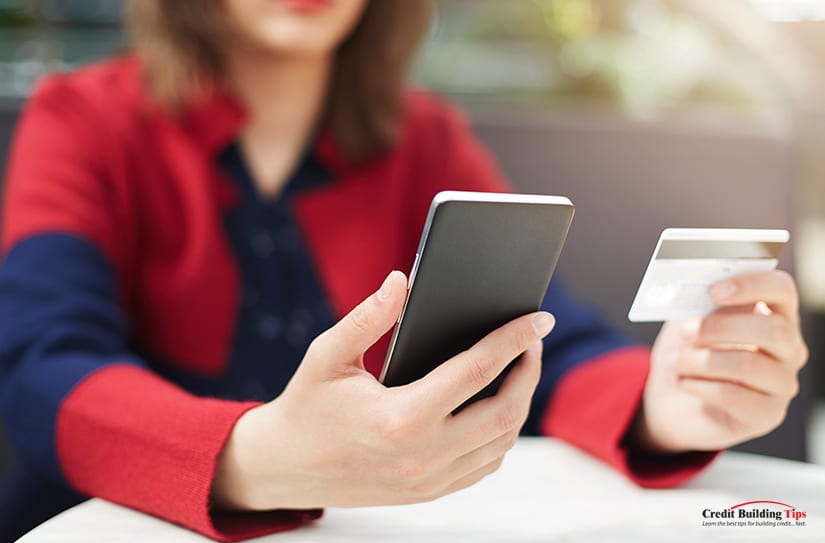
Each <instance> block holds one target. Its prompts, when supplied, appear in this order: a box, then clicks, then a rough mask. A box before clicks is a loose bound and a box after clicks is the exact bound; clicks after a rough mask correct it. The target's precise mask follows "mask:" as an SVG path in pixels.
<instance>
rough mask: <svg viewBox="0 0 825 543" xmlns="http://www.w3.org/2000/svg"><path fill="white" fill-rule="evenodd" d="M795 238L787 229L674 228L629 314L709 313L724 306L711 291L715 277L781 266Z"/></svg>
mask: <svg viewBox="0 0 825 543" xmlns="http://www.w3.org/2000/svg"><path fill="white" fill-rule="evenodd" d="M789 239H790V234H789V233H788V231H787V230H752V229H734V228H668V229H666V230H665V231H664V232H662V235H661V237H660V238H659V243H657V244H656V250H655V251H654V252H653V258H651V260H650V264H649V265H648V267H647V271H646V272H645V274H644V277H643V278H642V283H641V285H640V286H639V290H638V292H636V298H635V299H634V300H633V305H632V306H631V307H630V312H629V313H628V319H630V320H631V321H632V322H662V321H669V320H680V319H693V318H701V317H704V316H706V315H708V314H709V313H712V312H713V311H714V310H716V309H717V308H718V306H717V305H716V304H715V303H713V300H711V298H710V293H709V292H708V290H709V289H710V287H711V286H712V285H713V284H714V283H717V282H719V281H722V280H724V279H728V278H731V277H735V276H738V275H749V274H754V273H762V272H766V271H770V270H774V269H776V266H777V265H778V264H779V254H780V253H781V252H782V248H783V247H784V246H785V244H786V243H787V242H788V240H789Z"/></svg>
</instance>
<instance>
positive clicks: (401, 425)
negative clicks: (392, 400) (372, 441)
mask: <svg viewBox="0 0 825 543" xmlns="http://www.w3.org/2000/svg"><path fill="white" fill-rule="evenodd" d="M378 425H379V431H380V432H381V434H382V435H383V436H384V438H385V439H386V440H387V442H388V443H389V444H390V445H392V446H393V447H395V448H401V447H403V446H406V445H407V443H408V442H409V441H410V439H411V436H413V435H414V434H415V423H414V421H413V419H412V418H411V417H410V416H409V415H408V414H406V413H403V412H400V411H396V410H392V411H388V412H386V413H385V414H384V415H383V416H382V417H381V418H380V421H379V423H378Z"/></svg>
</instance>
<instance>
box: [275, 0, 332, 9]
mask: <svg viewBox="0 0 825 543" xmlns="http://www.w3.org/2000/svg"><path fill="white" fill-rule="evenodd" d="M281 4H282V5H283V6H284V7H286V8H287V9H289V10H292V11H304V12H311V11H321V10H323V9H326V8H328V7H330V6H331V5H332V0H281Z"/></svg>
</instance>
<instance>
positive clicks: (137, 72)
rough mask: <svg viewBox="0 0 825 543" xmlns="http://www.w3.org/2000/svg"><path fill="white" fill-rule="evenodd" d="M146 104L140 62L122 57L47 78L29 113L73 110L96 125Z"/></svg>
mask: <svg viewBox="0 0 825 543" xmlns="http://www.w3.org/2000/svg"><path fill="white" fill-rule="evenodd" d="M146 105H147V103H146V99H145V97H144V93H143V90H142V82H141V69H140V66H139V63H138V61H137V60H136V59H135V58H133V57H131V56H122V57H116V58H112V59H107V60H103V61H98V62H95V63H92V64H87V65H85V66H82V67H80V68H77V69H75V70H71V71H66V72H57V73H53V74H50V75H47V76H46V77H44V78H43V79H42V80H41V81H40V82H39V83H38V84H37V86H36V87H35V89H34V91H33V92H32V94H31V96H30V98H29V100H28V102H27V105H26V110H27V111H28V110H32V109H35V110H37V109H42V108H45V109H47V110H55V109H57V110H59V111H63V112H72V111H73V112H75V113H76V114H81V113H82V114H84V115H93V119H89V120H94V121H95V122H105V121H106V120H108V121H110V122H111V121H114V120H116V119H118V118H124V117H127V116H129V115H131V114H132V113H134V112H136V111H138V110H140V109H142V108H145V107H146ZM96 113H97V115H95V114H96Z"/></svg>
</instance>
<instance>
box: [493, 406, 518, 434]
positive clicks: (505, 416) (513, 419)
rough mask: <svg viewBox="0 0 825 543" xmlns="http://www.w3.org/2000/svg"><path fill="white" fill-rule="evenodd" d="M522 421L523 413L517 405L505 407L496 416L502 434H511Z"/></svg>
mask: <svg viewBox="0 0 825 543" xmlns="http://www.w3.org/2000/svg"><path fill="white" fill-rule="evenodd" d="M520 419H521V413H520V410H519V409H518V406H516V405H515V404H512V403H511V404H507V405H505V406H504V407H503V408H502V409H501V411H499V412H498V414H497V416H496V421H497V425H498V430H499V431H501V432H509V431H511V430H513V429H515V428H516V427H517V426H518V423H519V420H520Z"/></svg>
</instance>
